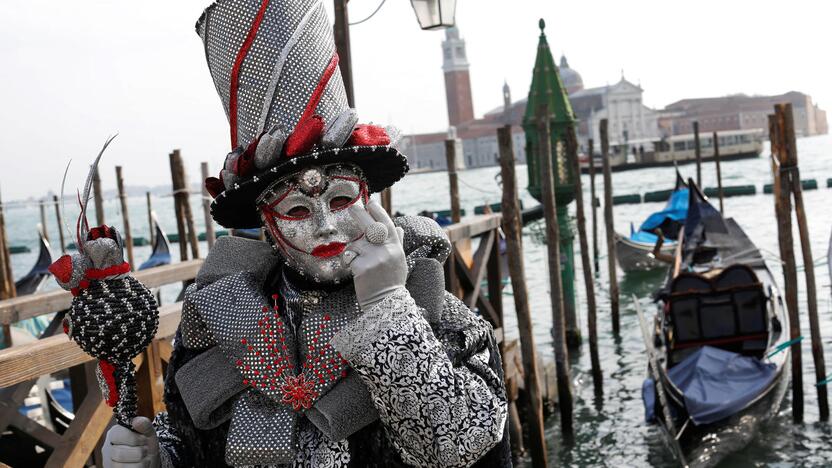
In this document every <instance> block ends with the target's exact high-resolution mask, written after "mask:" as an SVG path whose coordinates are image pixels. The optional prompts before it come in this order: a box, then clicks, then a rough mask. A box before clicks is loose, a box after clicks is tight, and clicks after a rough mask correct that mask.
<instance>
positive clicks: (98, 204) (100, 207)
mask: <svg viewBox="0 0 832 468" xmlns="http://www.w3.org/2000/svg"><path fill="white" fill-rule="evenodd" d="M92 191H93V199H94V201H95V222H96V223H98V226H103V225H104V224H105V222H104V198H103V196H102V195H101V176H100V175H99V174H98V168H97V167H96V168H95V173H94V174H93V176H92Z"/></svg>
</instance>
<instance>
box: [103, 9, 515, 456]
mask: <svg viewBox="0 0 832 468" xmlns="http://www.w3.org/2000/svg"><path fill="white" fill-rule="evenodd" d="M196 29H197V32H198V34H199V36H200V37H201V38H202V40H203V42H204V44H205V54H206V58H207V60H208V67H209V70H210V72H211V75H212V77H213V80H214V83H215V85H216V88H217V91H218V93H219V95H220V97H221V100H222V103H223V105H224V107H225V110H226V113H227V115H228V118H229V123H230V127H231V147H232V148H233V151H232V152H231V153H230V154H229V155H228V156H227V157H226V159H225V163H224V166H223V169H222V171H221V173H220V175H219V177H218V178H210V179H209V180H207V181H206V186H207V188H208V190H209V191H210V192H211V194H212V196H213V197H214V201H213V203H212V215H213V217H214V219H215V220H216V221H217V222H218V223H219V224H221V225H222V226H225V227H227V228H253V227H262V228H263V229H264V230H265V231H266V234H267V237H268V240H269V242H262V241H255V240H248V239H243V238H239V237H223V238H221V239H219V240H218V241H217V243H216V244H215V245H214V247H213V249H212V250H211V252H210V254H209V255H208V257H207V258H206V260H205V263H204V265H203V266H202V268H201V270H200V271H199V273H198V275H197V277H196V280H195V282H194V284H192V285H191V286H189V288H188V289H187V291H186V293H185V296H184V304H183V310H182V321H181V324H180V326H179V330H178V331H177V334H176V337H175V339H174V349H173V353H172V356H171V361H170V363H169V366H168V370H167V377H166V381H165V403H166V406H167V411H166V412H165V413H161V414H159V415H157V417H156V418H155V420H154V421H153V423H152V424H151V422H150V421H149V420H148V419H146V418H136V419H134V420H133V421H132V430H130V429H127V428H125V427H121V426H116V427H113V428H112V429H111V430H110V431H109V432H108V434H107V439H106V441H105V447H104V448H105V459H106V463H105V466H108V467H138V466H153V467H157V466H163V467H208V466H227V465H230V466H236V467H240V466H297V467H300V466H309V467H346V466H384V467H389V466H442V467H451V466H471V465H474V466H510V464H511V461H510V449H509V444H508V432H507V427H506V415H507V403H506V396H505V389H504V384H503V374H502V367H501V358H500V355H499V352H498V348H497V345H496V341H495V338H494V333H493V330H492V327H491V325H489V324H488V323H487V322H486V321H485V320H483V319H482V318H481V317H479V316H477V315H475V314H474V313H473V312H471V311H470V310H469V309H468V308H467V307H466V306H465V305H464V304H463V303H462V302H461V301H460V300H458V299H457V298H455V297H454V296H453V295H451V294H449V293H446V292H445V291H444V277H443V270H442V266H441V264H442V262H444V261H445V259H446V257H447V256H448V253H449V251H450V244H449V242H448V240H447V238H446V236H445V235H444V233H443V231H442V230H441V229H440V228H439V227H438V226H437V225H436V223H435V222H434V221H432V220H430V219H427V218H423V217H398V218H396V219H395V220H391V218H390V217H389V216H388V215H387V213H386V212H385V211H384V209H382V208H381V206H380V205H379V204H378V203H376V202H375V201H370V200H369V195H370V194H371V193H373V192H379V191H381V190H383V189H385V188H387V187H389V186H391V185H392V184H393V183H395V182H396V181H398V180H399V179H401V178H402V177H403V176H404V174H405V173H406V172H407V169H408V166H407V159H406V157H405V156H404V155H402V154H401V153H400V152H399V151H398V150H397V149H396V147H395V135H394V134H393V133H394V132H392V131H391V130H390V129H385V128H382V127H379V126H374V125H359V124H358V123H357V122H358V118H357V114H356V112H355V110H353V109H350V108H349V107H348V105H347V100H346V93H345V90H344V84H343V81H342V78H341V75H340V71H339V69H338V56H337V54H336V53H335V47H334V42H333V37H332V29H331V27H330V25H329V22H328V19H327V15H326V12H325V10H324V7H323V4H322V2H321V1H320V0H314V1H313V0H295V1H291V0H271V1H269V0H262V1H261V0H220V1H217V2H216V3H214V4H213V5H211V6H210V7H208V9H206V10H205V12H204V13H203V14H202V16H201V18H200V19H199V21H198V22H197V25H196Z"/></svg>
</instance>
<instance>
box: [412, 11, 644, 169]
mask: <svg viewBox="0 0 832 468" xmlns="http://www.w3.org/2000/svg"><path fill="white" fill-rule="evenodd" d="M442 54H443V57H442V59H443V60H442V70H443V72H444V74H445V97H446V102H447V108H448V122H449V125H450V127H449V128H448V130H446V131H442V132H436V133H423V134H416V135H408V136H407V137H406V138H405V140H404V142H403V150H404V152H405V154H407V155H408V158H409V160H410V166H411V168H412V169H415V170H444V169H447V163H446V159H445V140H447V139H448V138H449V137H450V138H456V139H458V141H457V165H458V166H459V167H460V168H463V167H468V168H473V167H484V166H494V165H498V164H499V159H498V158H499V153H498V146H497V128H499V127H502V126H504V125H506V124H511V126H512V140H513V142H514V154H515V157H516V158H517V162H518V163H519V164H524V163H525V162H526V152H525V150H526V149H525V135H524V133H523V129H522V127H521V123H522V119H523V114H524V113H525V110H526V99H525V98H524V99H522V100H519V101H517V102H512V100H511V91H510V88H509V86H508V84H504V85H503V105H502V106H500V107H498V108H496V109H493V110H491V111H488V112H486V113H485V114H484V115H483V116H482V118H479V119H477V118H475V117H474V115H475V114H474V104H473V99H472V95H471V76H470V73H469V64H468V59H467V55H466V52H465V40H464V39H463V38H461V37H460V34H459V29H458V28H456V27H453V28H448V29H447V30H446V31H445V40H444V41H443V42H442ZM558 71H559V73H560V77H561V80H562V81H563V84H564V86H565V87H566V89H567V92H568V93H569V101H570V102H571V104H572V109H573V110H574V112H575V116H576V117H577V119H578V121H579V123H578V127H577V128H576V130H577V134H578V140H579V143H580V145H581V147H582V148H585V147H586V142H587V140H588V139H589V138H593V139H594V140H595V141H596V142H599V141H600V136H599V134H598V128H599V122H600V121H601V119H608V121H609V139H610V144H611V145H614V144H619V143H625V142H626V143H632V144H634V145H638V144H644V146H645V147H646V146H647V145H646V143H647V142H648V141H650V140H653V139H658V138H659V136H660V135H659V125H658V113H657V112H656V111H655V110H653V109H650V108H649V107H646V106H645V105H644V104H643V103H642V94H643V92H644V90H643V89H642V88H641V86H639V85H636V84H633V83H631V82H630V81H628V80H626V79H625V78H624V76H623V73H622V76H621V79H620V80H619V81H618V83H616V84H614V85H607V86H601V87H597V88H588V89H585V88H584V85H583V78H582V77H581V75H580V73H578V72H577V71H576V70H574V69H572V68H570V66H569V62H568V61H567V60H566V57H565V56H562V57H561V60H560V66H559V67H558ZM595 147H596V148H599V144H598V143H596V145H595ZM460 155H462V156H460Z"/></svg>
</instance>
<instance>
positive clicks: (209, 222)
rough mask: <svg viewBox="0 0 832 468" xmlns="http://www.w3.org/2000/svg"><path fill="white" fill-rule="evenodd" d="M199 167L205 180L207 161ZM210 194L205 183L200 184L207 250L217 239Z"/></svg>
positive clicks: (206, 176)
mask: <svg viewBox="0 0 832 468" xmlns="http://www.w3.org/2000/svg"><path fill="white" fill-rule="evenodd" d="M200 168H201V169H202V180H203V181H204V180H206V179H207V178H208V163H207V162H205V161H203V162H202V164H201V166H200ZM210 196H211V195H210V194H209V193H208V189H207V188H206V187H205V184H204V183H203V184H202V214H203V215H204V216H205V240H206V241H207V242H208V250H211V247H213V246H214V242H215V241H216V240H217V235H216V233H215V232H214V218H212V217H211V201H210V198H209V197H210Z"/></svg>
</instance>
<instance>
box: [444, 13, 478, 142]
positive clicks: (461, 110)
mask: <svg viewBox="0 0 832 468" xmlns="http://www.w3.org/2000/svg"><path fill="white" fill-rule="evenodd" d="M442 71H444V72H445V100H446V101H447V103H448V124H449V125H451V126H456V125H459V124H461V123H463V122H468V121H470V120H474V101H473V99H471V76H470V74H469V73H468V58H467V55H466V53H465V40H464V39H461V38H460V37H459V30H458V29H457V28H456V27H452V28H448V29H447V30H446V31H445V40H444V41H442Z"/></svg>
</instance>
